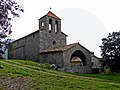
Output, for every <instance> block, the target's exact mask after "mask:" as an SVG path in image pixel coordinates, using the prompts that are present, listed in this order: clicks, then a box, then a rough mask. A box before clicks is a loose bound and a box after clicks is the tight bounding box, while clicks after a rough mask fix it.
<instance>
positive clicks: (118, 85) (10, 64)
mask: <svg viewBox="0 0 120 90" xmlns="http://www.w3.org/2000/svg"><path fill="white" fill-rule="evenodd" d="M0 65H3V66H4V68H3V69H0V90H6V89H7V90H8V89H9V88H13V90H21V89H24V90H120V75H112V74H109V75H108V74H76V73H75V74H71V73H65V72H61V71H55V70H51V69H49V66H50V65H49V64H40V63H36V62H31V61H23V60H0ZM11 86H12V87H11Z"/></svg>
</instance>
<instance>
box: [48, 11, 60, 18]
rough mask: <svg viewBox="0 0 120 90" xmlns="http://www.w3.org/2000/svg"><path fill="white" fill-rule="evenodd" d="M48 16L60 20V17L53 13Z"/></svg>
mask: <svg viewBox="0 0 120 90" xmlns="http://www.w3.org/2000/svg"><path fill="white" fill-rule="evenodd" d="M46 15H47V16H50V17H53V18H56V19H60V18H59V17H58V16H56V15H55V14H54V13H52V12H51V11H49V12H48V13H47V14H46Z"/></svg>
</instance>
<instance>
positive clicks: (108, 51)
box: [100, 31, 120, 72]
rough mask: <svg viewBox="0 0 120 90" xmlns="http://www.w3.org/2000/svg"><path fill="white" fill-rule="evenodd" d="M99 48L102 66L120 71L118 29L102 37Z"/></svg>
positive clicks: (119, 33)
mask: <svg viewBox="0 0 120 90" xmlns="http://www.w3.org/2000/svg"><path fill="white" fill-rule="evenodd" d="M100 48H101V56H102V57H103V60H104V66H106V67H109V68H110V70H111V72H120V31H119V32H113V33H109V35H108V37H107V38H103V39H102V45H101V46H100Z"/></svg>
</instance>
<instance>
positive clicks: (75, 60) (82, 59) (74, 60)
mask: <svg viewBox="0 0 120 90" xmlns="http://www.w3.org/2000/svg"><path fill="white" fill-rule="evenodd" d="M70 63H71V65H79V66H86V63H87V62H86V56H85V54H84V53H83V52H82V51H80V50H76V51H74V52H73V53H72V55H71V58H70Z"/></svg>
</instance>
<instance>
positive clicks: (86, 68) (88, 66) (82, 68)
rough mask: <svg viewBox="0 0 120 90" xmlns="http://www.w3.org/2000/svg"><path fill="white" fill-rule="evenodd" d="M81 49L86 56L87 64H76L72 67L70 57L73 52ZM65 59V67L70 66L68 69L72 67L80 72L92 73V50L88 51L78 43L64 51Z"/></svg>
mask: <svg viewBox="0 0 120 90" xmlns="http://www.w3.org/2000/svg"><path fill="white" fill-rule="evenodd" d="M77 50H80V51H82V52H83V53H84V54H85V56H86V65H85V66H77V67H76V66H75V67H71V63H70V59H71V56H72V54H73V53H74V52H75V51H77ZM63 59H64V62H65V64H64V67H65V68H68V69H72V70H73V71H75V72H80V73H91V72H92V68H91V67H92V65H91V52H90V51H88V50H87V49H85V48H84V47H82V46H80V45H77V46H75V47H73V48H70V49H68V50H66V51H64V52H63Z"/></svg>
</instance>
